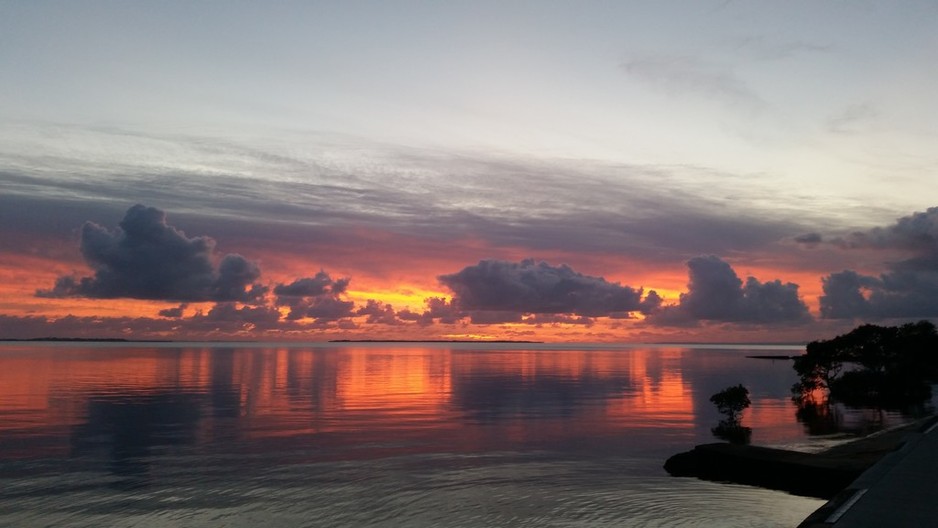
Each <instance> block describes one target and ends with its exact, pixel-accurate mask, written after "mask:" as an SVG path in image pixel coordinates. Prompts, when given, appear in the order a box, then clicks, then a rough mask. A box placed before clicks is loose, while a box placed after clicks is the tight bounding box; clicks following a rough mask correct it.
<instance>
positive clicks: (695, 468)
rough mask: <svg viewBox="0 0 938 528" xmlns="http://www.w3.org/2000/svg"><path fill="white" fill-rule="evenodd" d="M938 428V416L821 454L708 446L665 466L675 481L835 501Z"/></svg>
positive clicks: (670, 461) (723, 444)
mask: <svg viewBox="0 0 938 528" xmlns="http://www.w3.org/2000/svg"><path fill="white" fill-rule="evenodd" d="M936 422H938V416H929V417H926V418H922V419H920V420H917V421H915V422H912V423H910V424H905V425H901V426H898V427H894V428H891V429H886V430H883V431H878V432H876V433H873V434H871V435H868V436H864V437H861V438H857V439H855V440H851V441H849V442H846V443H843V444H840V445H836V446H834V447H831V448H829V449H827V450H824V451H822V452H820V453H803V452H799V451H789V450H785V449H775V448H769V447H760V446H750V445H736V444H728V443H712V444H702V445H698V446H696V447H694V449H692V450H691V451H687V452H684V453H678V454H676V455H674V456H672V457H671V458H669V459H668V460H667V462H665V465H664V468H665V470H666V471H667V472H668V473H669V474H671V475H672V476H680V477H697V478H700V479H703V480H713V481H720V482H732V483H736V484H748V485H753V486H759V487H763V488H768V489H775V490H780V491H786V492H789V493H792V494H795V495H803V496H808V497H816V498H821V499H828V500H829V499H831V498H833V497H835V496H836V495H837V494H838V493H840V492H841V491H842V490H844V489H845V488H847V486H849V485H850V483H851V482H853V481H854V480H856V479H857V478H859V477H860V475H861V474H862V473H863V472H864V471H866V470H867V469H869V468H871V467H872V466H873V465H874V464H876V462H878V461H879V460H880V459H882V458H883V457H884V456H886V455H888V454H889V453H891V452H893V451H895V450H897V449H899V448H901V447H902V445H903V444H904V443H905V441H906V439H907V437H908V436H909V435H911V434H912V433H915V432H918V431H921V430H923V429H926V428H928V427H929V426H931V425H932V424H934V423H936Z"/></svg>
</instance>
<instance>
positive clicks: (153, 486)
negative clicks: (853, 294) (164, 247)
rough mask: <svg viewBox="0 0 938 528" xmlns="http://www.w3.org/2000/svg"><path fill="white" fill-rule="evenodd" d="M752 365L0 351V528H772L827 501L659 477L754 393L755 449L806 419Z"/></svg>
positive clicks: (598, 356) (597, 351)
mask: <svg viewBox="0 0 938 528" xmlns="http://www.w3.org/2000/svg"><path fill="white" fill-rule="evenodd" d="M753 353H757V354H772V353H776V354H778V353H792V352H791V351H784V350H783V351H778V350H766V349H753V348H748V349H747V348H740V347H735V348H687V347H621V348H609V347H600V346H586V345H583V346H580V347H566V348H564V347H551V346H549V345H523V346H521V345H492V346H485V347H480V346H478V345H471V346H469V345H414V346H407V345H384V344H382V345H377V344H371V345H359V344H349V345H341V346H334V345H329V346H325V345H311V346H302V347H299V346H293V347H284V346H280V345H270V346H263V345H252V346H238V347H230V346H217V345H214V346H212V345H204V344H191V345H188V344H186V345H181V344H174V345H160V346H152V345H150V346H127V345H110V344H104V345H100V344H95V345H80V346H77V345H72V344H68V345H66V344H51V345H50V344H41V345H40V344H33V345H20V344H15V345H14V344H7V345H0V526H17V527H21V526H22V527H30V526H56V527H62V526H96V527H97V526H147V527H162V526H192V527H201V526H211V527H228V528H231V527H242V526H243V527H254V526H265V527H271V528H273V527H280V526H284V527H287V526H290V527H292V526H323V527H336V526H350V527H367V526H414V527H420V526H444V527H446V526H454V527H456V526H467V527H468V526H472V527H476V526H479V527H483V526H531V527H539V528H540V527H553V526H564V527H572V526H577V527H579V526H583V527H587V526H588V527H603V526H626V527H632V526H702V527H703V526H705V527H713V526H747V527H752V526H766V527H769V526H785V527H791V526H795V525H797V523H798V522H800V521H801V520H802V519H803V518H804V517H805V516H806V515H808V514H809V513H810V512H811V511H813V510H814V509H816V508H817V507H819V506H820V505H821V503H822V501H819V500H816V499H809V498H803V497H795V496H791V495H788V494H785V493H781V492H774V491H767V490H761V489H757V488H751V487H746V486H737V485H728V484H718V483H709V482H703V481H698V480H696V479H686V478H673V477H669V476H668V475H667V474H666V473H665V472H664V470H663V469H662V464H663V463H664V461H665V459H666V458H667V457H668V456H670V455H671V454H674V453H676V452H678V451H683V450H687V449H689V448H691V447H692V446H693V445H694V444H697V443H702V442H708V441H713V437H712V436H711V434H710V427H712V426H713V425H715V423H716V422H717V421H718V416H717V414H716V412H715V410H714V409H713V406H712V405H711V404H710V403H709V402H708V398H709V396H710V395H711V394H713V393H714V392H716V391H718V390H720V389H722V388H724V387H726V386H728V385H732V384H736V383H744V384H745V385H747V386H748V387H749V388H750V390H751V391H752V393H753V394H752V395H753V398H752V399H753V405H752V408H751V409H749V410H748V411H747V413H746V414H745V415H744V423H745V424H746V425H749V426H751V427H752V428H753V430H754V432H753V437H752V441H753V443H754V444H760V445H776V446H789V447H791V446H794V447H797V448H799V449H805V450H811V449H818V448H820V447H822V446H824V445H826V444H827V443H829V442H830V441H831V437H830V436H812V435H810V434H809V429H810V431H812V432H824V433H835V432H836V431H838V430H848V431H851V432H868V431H869V430H871V429H875V428H877V427H882V426H884V425H892V424H896V423H900V422H902V421H903V417H901V416H899V415H894V414H884V413H878V412H869V411H867V412H862V411H852V412H847V411H844V410H843V409H841V410H840V411H839V412H837V413H835V414H834V415H829V416H825V417H822V418H823V419H822V420H820V421H819V422H817V423H812V424H803V423H800V422H799V421H798V420H797V419H796V417H795V408H794V407H793V406H792V404H791V402H790V400H789V394H788V390H789V387H790V386H791V384H792V383H794V381H795V377H794V373H793V371H792V369H791V365H790V362H788V361H768V360H756V359H747V358H745V357H744V356H745V355H746V354H753Z"/></svg>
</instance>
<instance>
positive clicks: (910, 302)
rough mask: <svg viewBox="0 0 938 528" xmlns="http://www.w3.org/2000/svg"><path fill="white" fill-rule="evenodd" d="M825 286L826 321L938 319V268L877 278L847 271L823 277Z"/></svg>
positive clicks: (899, 272)
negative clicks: (899, 318)
mask: <svg viewBox="0 0 938 528" xmlns="http://www.w3.org/2000/svg"><path fill="white" fill-rule="evenodd" d="M822 283H823V286H824V295H822V296H821V299H820V300H821V316H822V317H825V318H830V319H854V318H874V319H886V318H895V317H902V318H919V317H938V269H936V270H934V271H924V270H896V271H890V272H887V273H883V274H881V275H880V276H878V277H875V276H868V275H860V274H858V273H857V272H855V271H852V270H844V271H840V272H837V273H832V274H830V275H828V276H827V277H824V278H823V279H822Z"/></svg>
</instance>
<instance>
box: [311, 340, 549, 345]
mask: <svg viewBox="0 0 938 528" xmlns="http://www.w3.org/2000/svg"><path fill="white" fill-rule="evenodd" d="M328 342H329V343H499V344H505V343H509V344H510V343H519V344H543V343H544V341H515V340H509V339H492V340H488V339H330V340H329V341H328Z"/></svg>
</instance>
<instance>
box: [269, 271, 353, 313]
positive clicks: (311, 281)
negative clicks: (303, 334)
mask: <svg viewBox="0 0 938 528" xmlns="http://www.w3.org/2000/svg"><path fill="white" fill-rule="evenodd" d="M350 281H351V279H349V278H348V277H344V278H340V279H334V280H333V279H332V277H331V276H329V274H328V273H326V272H325V271H320V272H319V273H317V274H316V275H315V276H313V277H303V278H299V279H296V280H295V281H293V282H291V283H289V284H278V285H277V286H275V287H274V295H275V296H276V301H275V303H276V305H277V306H288V307H289V308H290V313H289V314H288V315H287V319H289V320H291V321H295V320H297V319H303V318H307V317H309V318H312V319H316V321H317V322H319V323H325V322H331V321H337V320H339V319H343V318H346V317H351V316H352V315H354V308H355V303H354V302H352V301H346V300H343V299H340V298H339V296H340V295H342V294H344V293H345V290H346V288H348V285H349V282H350Z"/></svg>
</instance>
